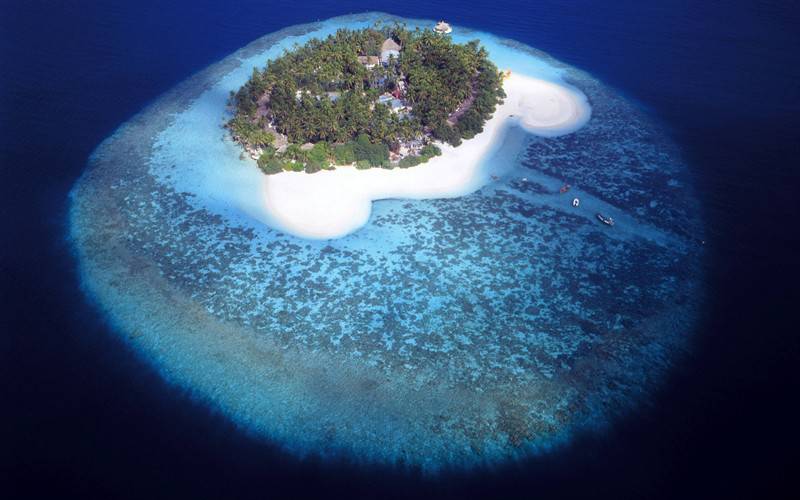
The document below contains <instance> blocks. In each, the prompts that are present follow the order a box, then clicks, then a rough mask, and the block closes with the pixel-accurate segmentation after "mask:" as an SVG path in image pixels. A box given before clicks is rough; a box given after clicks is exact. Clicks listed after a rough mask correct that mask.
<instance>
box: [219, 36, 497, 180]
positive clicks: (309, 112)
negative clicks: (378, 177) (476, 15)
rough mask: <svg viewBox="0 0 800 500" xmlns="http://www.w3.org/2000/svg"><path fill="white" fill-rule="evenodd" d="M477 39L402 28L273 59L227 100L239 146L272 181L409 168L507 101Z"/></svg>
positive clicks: (476, 129) (468, 134) (311, 44)
mask: <svg viewBox="0 0 800 500" xmlns="http://www.w3.org/2000/svg"><path fill="white" fill-rule="evenodd" d="M502 80H503V74H501V73H500V72H499V71H498V69H497V67H496V66H495V65H494V64H493V63H492V62H491V61H490V60H489V58H488V53H487V52H486V49H484V48H483V47H481V46H480V43H479V41H478V40H472V41H470V42H468V43H465V44H457V43H454V42H453V41H452V40H451V38H450V37H448V36H444V35H442V34H439V33H438V32H436V31H434V30H422V29H419V28H417V29H415V30H413V31H412V30H409V29H407V28H406V27H405V26H404V25H402V24H399V23H396V24H394V25H391V26H385V27H379V26H376V27H372V28H366V29H361V30H348V29H340V30H337V31H336V33H335V34H332V35H330V36H328V37H327V38H325V39H324V40H319V39H316V38H315V39H311V40H309V41H308V42H307V43H305V44H304V45H302V46H299V45H296V46H295V47H294V48H293V49H292V50H288V51H286V52H285V53H284V54H283V55H282V56H281V57H278V58H276V59H274V60H271V61H269V62H268V63H267V65H266V67H265V68H264V69H263V70H260V69H258V68H254V69H253V74H252V76H251V77H250V79H249V80H248V81H247V83H246V84H245V85H243V86H242V87H241V88H240V89H239V90H238V91H236V92H231V107H232V110H233V117H232V118H231V119H230V121H229V122H228V124H227V126H228V128H229V129H230V131H231V135H232V137H233V139H234V140H235V141H236V142H238V143H240V144H241V145H242V146H243V147H244V149H245V150H246V151H247V153H248V154H249V155H250V156H251V157H252V158H253V159H255V160H257V162H258V166H259V167H260V168H261V170H262V171H263V172H264V173H266V174H276V173H279V172H282V171H285V170H288V171H305V172H307V173H315V172H319V171H321V170H324V169H331V168H334V166H335V165H354V166H355V167H356V168H359V169H367V168H371V167H382V168H388V169H391V168H394V167H400V168H406V167H412V166H415V165H418V164H420V163H424V162H426V161H427V160H429V159H430V158H432V157H434V156H438V155H439V154H441V150H440V148H439V147H438V146H437V145H435V142H436V141H438V142H442V143H448V144H450V145H453V146H458V145H459V144H460V143H461V141H462V139H470V138H472V137H474V136H475V135H476V134H478V133H480V132H481V131H482V130H483V124H484V123H485V121H486V120H487V119H488V118H489V117H490V116H491V115H492V113H493V112H494V111H495V108H496V106H497V104H498V103H499V102H502V99H503V98H504V97H505V93H504V91H503V85H502Z"/></svg>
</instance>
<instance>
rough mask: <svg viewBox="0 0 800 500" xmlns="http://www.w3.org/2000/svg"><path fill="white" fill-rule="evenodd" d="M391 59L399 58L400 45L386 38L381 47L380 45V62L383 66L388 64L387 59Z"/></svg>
mask: <svg viewBox="0 0 800 500" xmlns="http://www.w3.org/2000/svg"><path fill="white" fill-rule="evenodd" d="M392 57H394V58H395V59H397V58H399V57H400V45H398V44H397V42H395V41H394V40H392V39H391V38H387V39H386V40H384V41H383V45H381V62H382V63H383V64H389V59H391V58H392Z"/></svg>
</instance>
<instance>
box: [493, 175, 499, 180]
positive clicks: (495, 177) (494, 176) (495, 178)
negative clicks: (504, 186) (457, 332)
mask: <svg viewBox="0 0 800 500" xmlns="http://www.w3.org/2000/svg"><path fill="white" fill-rule="evenodd" d="M499 178H500V177H497V176H496V175H493V176H492V180H493V181H496V180H497V179H499Z"/></svg>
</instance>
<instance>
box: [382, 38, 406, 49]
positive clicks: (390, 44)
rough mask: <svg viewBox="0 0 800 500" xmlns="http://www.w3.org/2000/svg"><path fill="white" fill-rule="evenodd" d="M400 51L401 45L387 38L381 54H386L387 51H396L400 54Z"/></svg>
mask: <svg viewBox="0 0 800 500" xmlns="http://www.w3.org/2000/svg"><path fill="white" fill-rule="evenodd" d="M400 49H401V47H400V45H399V44H398V43H397V42H395V41H394V40H392V39H391V38H387V39H386V40H384V41H383V45H381V52H385V51H387V50H396V51H398V52H399V51H400Z"/></svg>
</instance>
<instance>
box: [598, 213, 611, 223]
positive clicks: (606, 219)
mask: <svg viewBox="0 0 800 500" xmlns="http://www.w3.org/2000/svg"><path fill="white" fill-rule="evenodd" d="M597 220H599V221H600V222H602V223H603V224H605V225H606V226H613V225H614V219H612V218H611V217H607V216H605V215H603V214H597Z"/></svg>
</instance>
